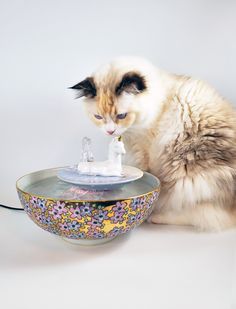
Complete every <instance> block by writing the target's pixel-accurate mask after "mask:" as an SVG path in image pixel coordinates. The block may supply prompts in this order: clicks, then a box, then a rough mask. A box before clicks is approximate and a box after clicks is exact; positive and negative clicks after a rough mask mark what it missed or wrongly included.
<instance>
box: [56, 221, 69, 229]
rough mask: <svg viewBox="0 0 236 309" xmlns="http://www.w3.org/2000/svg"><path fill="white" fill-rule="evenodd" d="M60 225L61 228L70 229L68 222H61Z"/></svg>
mask: <svg viewBox="0 0 236 309" xmlns="http://www.w3.org/2000/svg"><path fill="white" fill-rule="evenodd" d="M59 226H60V228H61V230H62V231H69V228H70V227H69V225H68V222H64V223H59Z"/></svg>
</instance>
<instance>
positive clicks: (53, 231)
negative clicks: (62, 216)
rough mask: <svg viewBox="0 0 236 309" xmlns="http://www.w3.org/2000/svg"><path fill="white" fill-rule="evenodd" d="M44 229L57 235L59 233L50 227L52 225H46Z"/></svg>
mask: <svg viewBox="0 0 236 309" xmlns="http://www.w3.org/2000/svg"><path fill="white" fill-rule="evenodd" d="M46 230H47V231H48V232H50V233H53V234H56V235H59V234H60V233H59V232H58V230H57V229H56V228H55V227H52V226H49V227H46Z"/></svg>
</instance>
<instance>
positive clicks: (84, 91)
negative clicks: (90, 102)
mask: <svg viewBox="0 0 236 309" xmlns="http://www.w3.org/2000/svg"><path fill="white" fill-rule="evenodd" d="M69 89H74V90H76V92H77V97H76V98H81V97H86V98H94V97H95V96H96V94H97V90H96V87H95V83H94V80H93V78H92V77H87V78H86V79H85V80H83V81H82V82H80V83H78V84H76V85H74V86H72V87H69Z"/></svg>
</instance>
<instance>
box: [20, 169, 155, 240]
mask: <svg viewBox="0 0 236 309" xmlns="http://www.w3.org/2000/svg"><path fill="white" fill-rule="evenodd" d="M58 171H59V169H58V168H53V169H48V170H42V171H38V172H34V173H31V174H28V175H25V176H23V177H21V178H20V179H19V180H18V181H17V183H16V187H17V192H18V195H19V198H20V201H21V204H22V206H23V207H24V210H25V212H26V213H27V214H28V216H29V217H30V218H31V219H32V220H33V221H34V222H35V223H36V224H37V225H38V226H39V227H41V228H42V229H44V230H45V231H48V232H50V233H53V234H55V235H58V236H61V237H63V238H64V239H66V240H69V241H71V242H75V243H78V244H86V245H89V244H98V243H103V242H106V241H109V240H111V239H113V238H114V237H116V236H118V235H119V234H122V233H127V232H128V231H130V230H132V229H134V228H135V227H137V226H138V225H140V224H141V223H142V222H143V221H144V220H145V219H146V218H147V217H148V216H149V215H150V213H151V211H152V207H153V202H154V201H155V200H157V199H158V195H159V191H160V182H159V180H158V179H157V178H156V177H155V176H153V175H151V174H149V173H146V172H145V173H144V175H143V177H142V178H140V179H139V180H136V181H134V182H132V183H129V184H127V185H125V186H124V187H122V188H121V189H119V190H113V191H89V190H83V189H81V188H79V187H78V186H77V185H74V184H69V183H66V182H63V181H62V180H60V179H59V178H58V177H57V173H58Z"/></svg>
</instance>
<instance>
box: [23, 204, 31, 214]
mask: <svg viewBox="0 0 236 309" xmlns="http://www.w3.org/2000/svg"><path fill="white" fill-rule="evenodd" d="M23 205H24V210H25V211H26V212H27V213H28V214H31V213H32V209H31V207H30V205H29V203H24V204H23Z"/></svg>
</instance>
